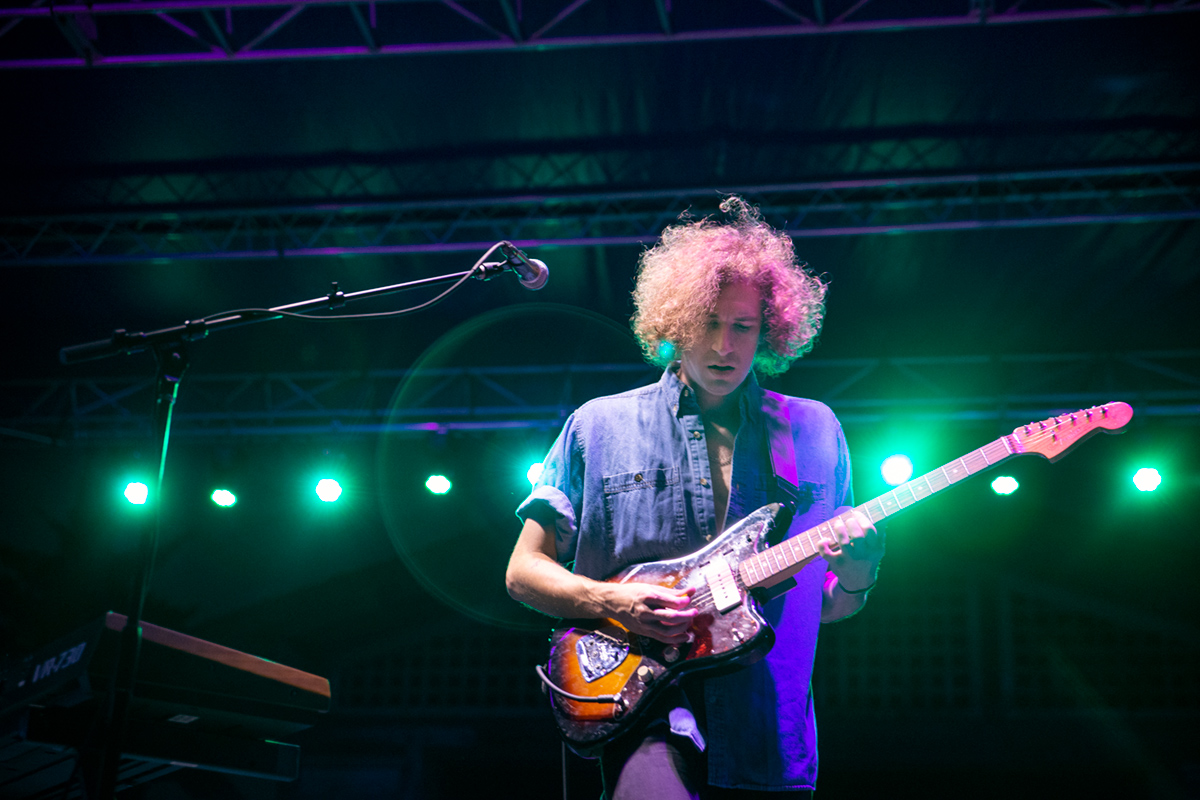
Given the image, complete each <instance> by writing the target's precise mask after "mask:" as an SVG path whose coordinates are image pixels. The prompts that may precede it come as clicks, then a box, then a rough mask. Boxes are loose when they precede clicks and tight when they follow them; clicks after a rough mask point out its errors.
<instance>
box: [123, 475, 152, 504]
mask: <svg viewBox="0 0 1200 800" xmlns="http://www.w3.org/2000/svg"><path fill="white" fill-rule="evenodd" d="M149 497H150V487H149V486H147V485H146V484H144V483H140V482H138V481H134V482H133V483H130V484H129V485H128V486H126V487H125V499H126V500H128V501H129V502H131V503H133V504H134V505H135V506H144V505H146V500H148V499H149Z"/></svg>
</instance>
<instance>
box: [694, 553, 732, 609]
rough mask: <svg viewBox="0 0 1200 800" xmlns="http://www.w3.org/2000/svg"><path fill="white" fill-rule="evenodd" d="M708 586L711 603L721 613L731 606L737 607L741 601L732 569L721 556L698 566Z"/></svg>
mask: <svg viewBox="0 0 1200 800" xmlns="http://www.w3.org/2000/svg"><path fill="white" fill-rule="evenodd" d="M700 574H701V575H703V576H704V580H705V582H707V583H708V588H709V590H710V591H711V592H712V598H713V604H714V605H715V606H716V607H717V610H718V611H720V612H721V613H725V612H726V611H728V610H729V609H731V608H737V606H738V605H740V604H741V602H742V593H741V592H739V591H738V585H737V580H736V579H735V578H734V577H733V570H732V569H730V567H729V563H728V562H727V561H726V560H725V559H723V558H714V559H713V560H712V561H710V562H708V563H707V564H705V565H704V566H703V567H701V568H700Z"/></svg>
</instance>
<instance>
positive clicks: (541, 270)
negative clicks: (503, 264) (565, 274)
mask: <svg viewBox="0 0 1200 800" xmlns="http://www.w3.org/2000/svg"><path fill="white" fill-rule="evenodd" d="M500 252H502V253H504V257H505V258H506V259H507V260H508V266H509V268H510V269H511V270H512V271H513V272H515V273H517V274H518V275H520V276H521V285H522V286H524V287H525V288H526V289H530V290H532V291H535V292H536V291H537V290H538V289H540V288H542V287H543V286H545V285H546V281H547V280H549V279H550V270H549V268H547V267H546V262H545V261H541V260H539V259H536V258H530V257H529V256H527V255H525V253H524V252H522V251H521V250H520V249H518V248H517V247H516V246H515V245H513V244H512V243H511V242H501V243H500Z"/></svg>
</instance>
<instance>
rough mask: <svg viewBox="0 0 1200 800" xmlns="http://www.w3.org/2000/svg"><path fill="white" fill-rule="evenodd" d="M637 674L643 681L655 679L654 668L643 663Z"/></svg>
mask: <svg viewBox="0 0 1200 800" xmlns="http://www.w3.org/2000/svg"><path fill="white" fill-rule="evenodd" d="M637 676H638V680H640V681H641V682H642V683H649V682H650V681H652V680H654V670H652V669H650V668H649V667H647V666H646V665H645V664H643V665H642V666H640V667H638V670H637Z"/></svg>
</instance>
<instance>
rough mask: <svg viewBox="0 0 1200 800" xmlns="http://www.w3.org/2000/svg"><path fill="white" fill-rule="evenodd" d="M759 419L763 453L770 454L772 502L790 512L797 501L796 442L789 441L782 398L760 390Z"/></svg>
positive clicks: (789, 429)
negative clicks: (761, 419)
mask: <svg viewBox="0 0 1200 800" xmlns="http://www.w3.org/2000/svg"><path fill="white" fill-rule="evenodd" d="M762 410H763V417H764V419H765V420H766V429H767V451H768V452H769V453H770V454H771V472H772V474H773V475H774V477H775V486H776V490H777V496H776V499H777V500H778V501H779V502H781V503H784V504H785V505H787V506H789V507H790V508H791V509H792V511H795V510H796V508H797V503H798V502H799V501H800V479H799V477H798V476H797V473H796V441H795V439H793V438H792V417H791V413H790V412H789V409H788V405H787V401H786V400H785V399H784V397H783V395H781V394H778V393H776V392H768V391H766V390H765V389H764V390H763V409H762Z"/></svg>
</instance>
